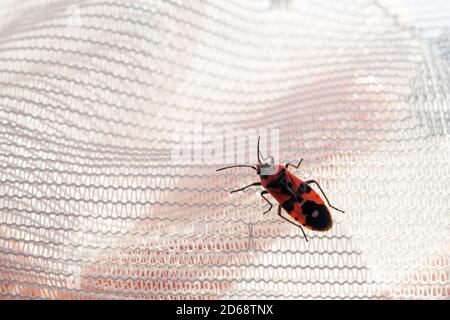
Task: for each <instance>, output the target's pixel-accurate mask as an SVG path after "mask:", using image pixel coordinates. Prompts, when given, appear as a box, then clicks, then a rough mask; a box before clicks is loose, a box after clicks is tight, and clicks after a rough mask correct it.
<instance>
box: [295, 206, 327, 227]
mask: <svg viewBox="0 0 450 320" xmlns="http://www.w3.org/2000/svg"><path fill="white" fill-rule="evenodd" d="M302 212H303V214H304V215H305V226H309V227H311V228H313V229H315V230H321V231H324V230H328V229H330V228H331V225H332V220H331V215H330V212H329V211H328V208H327V207H326V206H324V205H323V204H317V203H315V202H313V201H306V202H305V203H303V205H302Z"/></svg>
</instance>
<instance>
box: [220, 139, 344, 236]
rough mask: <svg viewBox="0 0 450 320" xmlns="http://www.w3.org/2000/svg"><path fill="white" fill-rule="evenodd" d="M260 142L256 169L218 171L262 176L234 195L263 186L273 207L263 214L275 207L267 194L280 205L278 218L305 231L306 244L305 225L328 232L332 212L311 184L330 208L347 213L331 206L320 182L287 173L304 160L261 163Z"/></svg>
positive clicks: (240, 165)
mask: <svg viewBox="0 0 450 320" xmlns="http://www.w3.org/2000/svg"><path fill="white" fill-rule="evenodd" d="M259 140H260V139H259V138H258V148H257V151H256V152H257V156H258V164H257V165H256V166H251V165H245V164H239V165H234V166H228V167H224V168H220V169H217V170H216V171H221V170H225V169H230V168H236V167H248V168H252V169H254V170H255V171H256V173H257V174H258V176H259V177H260V179H261V181H260V182H255V183H252V184H250V185H248V186H245V187H243V188H240V189H237V190H233V191H231V193H234V192H238V191H243V190H245V189H247V188H250V187H253V186H262V187H263V188H264V189H265V190H263V191H262V192H261V197H262V198H263V199H264V200H265V201H267V203H268V204H269V205H270V207H269V209H267V210H266V211H265V212H264V213H263V214H266V213H267V212H269V211H270V210H271V209H272V207H273V204H272V203H271V202H270V201H269V200H268V199H267V198H266V197H265V196H264V195H266V194H270V195H271V196H272V197H273V198H274V199H275V200H276V201H277V202H278V215H279V216H280V217H282V218H283V219H285V220H286V221H288V222H289V223H292V224H293V225H295V226H297V227H299V228H300V229H301V230H302V232H303V235H304V236H305V239H306V241H308V238H307V237H306V234H305V231H304V230H303V228H302V226H304V227H306V228H308V229H311V230H314V231H326V230H329V229H330V228H331V226H332V225H333V220H332V218H331V214H330V211H329V210H328V208H327V207H326V206H325V203H324V201H323V200H322V198H321V197H320V196H319V195H318V194H317V192H315V191H314V190H313V189H312V188H311V186H310V185H311V184H315V185H316V186H317V187H318V188H319V190H320V191H321V192H322V194H323V196H324V198H325V200H326V201H327V203H328V205H329V206H330V207H331V208H333V209H335V210H338V211H340V212H342V213H344V211H342V210H340V209H338V208H336V207H334V206H332V205H331V204H330V201H329V200H328V198H327V196H326V195H325V193H324V192H323V190H322V188H321V187H320V185H319V184H318V183H317V181H315V180H308V181H302V180H301V179H300V178H298V177H296V176H295V175H294V174H293V173H292V172H291V171H289V170H288V168H289V166H293V167H294V168H299V167H300V164H301V163H302V161H303V159H300V161H299V162H298V164H297V165H294V164H292V163H287V164H286V165H283V164H274V159H273V157H271V156H270V157H268V158H270V159H271V163H262V162H261V158H260V155H261V152H260V150H259ZM264 160H266V159H264ZM281 208H283V209H284V210H285V211H286V212H287V213H288V214H289V215H290V216H291V217H292V218H293V219H294V220H295V221H297V222H298V224H297V223H295V222H293V221H291V220H290V219H288V218H286V217H285V216H283V215H282V213H281Z"/></svg>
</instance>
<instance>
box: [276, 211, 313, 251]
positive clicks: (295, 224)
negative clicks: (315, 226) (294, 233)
mask: <svg viewBox="0 0 450 320" xmlns="http://www.w3.org/2000/svg"><path fill="white" fill-rule="evenodd" d="M278 215H279V216H280V217H282V218H283V219H284V220H286V221H287V222H289V223H291V224H293V225H294V226H296V227H299V228H300V230H302V233H303V236H304V237H305V240H306V242H308V237H307V236H306V233H305V231H304V230H303V228H302V226H301V225H299V224H297V223H294V222H292V221H291V220H289V219H288V218H286V217H285V216H283V215H282V214H281V206H280V205H279V206H278Z"/></svg>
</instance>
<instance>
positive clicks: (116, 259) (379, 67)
mask: <svg viewBox="0 0 450 320" xmlns="http://www.w3.org/2000/svg"><path fill="white" fill-rule="evenodd" d="M448 27H450V7H449V5H448V4H446V3H444V2H442V1H437V2H430V1H369V0H368V1H350V0H347V1H339V2H337V1H317V0H315V1H273V2H269V1H242V2H241V1H219V0H216V1H143V0H140V1H125V0H101V1H100V0H96V1H94V0H92V1H91V0H89V1H81V0H80V1H64V0H59V1H56V0H33V1H31V0H29V1H12V0H2V2H1V3H0V170H1V171H0V213H1V214H0V296H1V297H2V298H60V299H85V298H86V299H88V298H108V299H109V298H111V299H112V298H118V299H128V298H150V299H151V298H164V299H169V298H178V299H180V298H196V299H214V298H222V299H226V298H258V299H260V298H263V299H264V298H288V299H289V298H374V299H378V298H419V299H427V298H448V296H449V292H450V291H449V290H450V287H449V278H448V274H449V261H448V259H449V258H448V254H449V244H450V243H449V240H450V236H449V214H450V196H449V195H450V189H449V182H448V181H449V172H450V169H449V168H450V167H449V152H450V140H449V128H450V125H449V103H448V96H449V94H450V85H449V84H450V82H449V81H450V77H449V71H450V60H449V54H450V33H449V31H448ZM199 118H201V119H202V121H203V123H205V124H207V125H208V126H210V127H212V128H223V127H233V128H237V129H258V128H261V129H278V130H279V137H280V159H282V160H297V159H299V158H300V157H303V158H305V159H306V160H305V162H304V164H303V165H302V167H301V169H299V170H296V171H295V172H296V174H298V175H299V176H301V177H302V178H305V179H316V180H318V181H319V182H320V183H321V185H322V187H323V188H324V189H325V191H326V192H327V195H328V197H329V198H330V200H331V201H332V203H333V204H334V205H336V206H337V207H339V208H342V209H344V210H345V211H346V214H340V213H339V212H332V213H333V217H334V220H335V223H334V226H333V229H332V230H331V231H328V232H326V233H314V232H311V231H307V234H308V236H309V238H310V242H305V241H304V239H303V237H302V234H301V232H299V230H298V229H296V228H295V227H293V226H292V225H290V224H288V223H286V222H285V221H282V220H281V219H280V218H279V217H278V216H277V215H276V213H275V210H273V211H272V212H271V213H268V214H266V215H262V212H263V211H264V210H265V209H266V208H267V207H266V204H265V203H264V202H262V201H260V197H259V193H257V192H256V191H255V189H252V190H249V191H247V192H244V193H241V194H235V195H230V194H229V192H228V191H230V190H231V189H233V188H237V187H240V186H243V185H246V184H248V183H251V182H253V181H256V180H255V179H256V177H255V176H254V173H253V172H251V170H246V169H242V170H238V169H236V170H233V171H223V172H220V173H217V174H216V173H215V172H214V170H215V169H216V168H217V167H218V166H216V165H206V164H202V163H195V164H187V165H182V164H180V163H179V162H178V161H173V160H174V159H173V158H171V150H173V148H175V147H176V146H177V143H176V141H174V139H173V133H174V132H175V131H176V130H182V131H184V132H186V134H189V132H190V130H191V128H192V124H193V122H194V121H195V120H198V119H199ZM252 150H253V149H252ZM249 171H250V172H249Z"/></svg>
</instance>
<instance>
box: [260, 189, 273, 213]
mask: <svg viewBox="0 0 450 320" xmlns="http://www.w3.org/2000/svg"><path fill="white" fill-rule="evenodd" d="M268 193H269V192H268V191H266V190H264V191H262V192H261V197H262V198H263V199H264V200H266V202H267V203H268V204H269V205H270V207H269V209H267V210H266V211H264V213H263V214H266V213H267V212H269V211H270V210H272V207H273V204H272V202H270V201H269V200H268V199H267V198H266V197H264V195H265V194H268Z"/></svg>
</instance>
